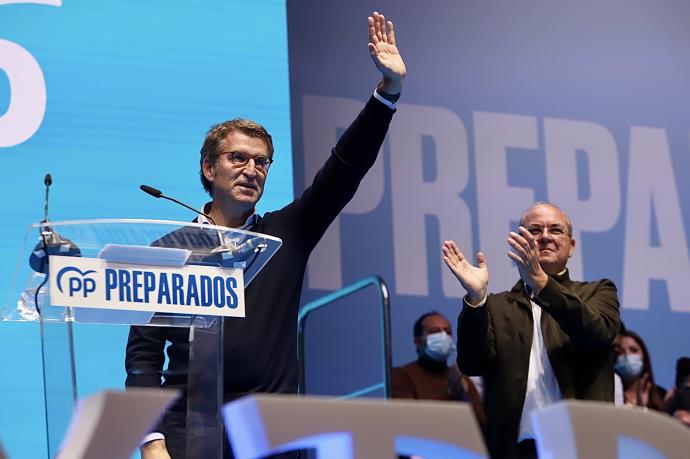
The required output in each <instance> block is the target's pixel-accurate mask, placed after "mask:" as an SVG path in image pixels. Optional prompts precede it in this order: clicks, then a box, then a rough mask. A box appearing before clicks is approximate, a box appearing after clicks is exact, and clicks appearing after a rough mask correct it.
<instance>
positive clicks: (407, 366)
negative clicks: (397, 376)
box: [391, 361, 419, 373]
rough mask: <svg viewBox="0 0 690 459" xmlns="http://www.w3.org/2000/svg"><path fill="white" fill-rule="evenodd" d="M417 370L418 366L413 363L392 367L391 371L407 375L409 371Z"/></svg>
mask: <svg viewBox="0 0 690 459" xmlns="http://www.w3.org/2000/svg"><path fill="white" fill-rule="evenodd" d="M417 368H419V364H417V362H416V361H414V362H409V363H406V364H405V365H401V366H399V367H393V368H392V370H391V371H394V372H402V373H407V372H409V371H414V370H416V369H417Z"/></svg>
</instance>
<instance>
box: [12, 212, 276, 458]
mask: <svg viewBox="0 0 690 459" xmlns="http://www.w3.org/2000/svg"><path fill="white" fill-rule="evenodd" d="M281 243H282V241H281V240H280V239H279V238H276V237H273V236H268V235H265V234H259V233H253V232H250V231H241V230H236V229H232V228H226V227H222V226H214V225H208V224H197V223H184V222H176V221H158V220H82V221H62V222H45V223H44V222H42V223H36V224H33V225H31V226H30V227H29V230H28V231H27V234H26V236H25V239H24V243H23V246H22V248H21V253H20V256H19V261H18V264H17V269H16V272H15V276H14V279H13V282H12V286H11V288H10V298H9V299H8V301H7V302H6V303H5V304H6V306H5V308H4V309H3V311H2V320H3V321H37V322H40V327H41V349H42V356H43V382H44V392H45V394H44V395H45V416H46V426H47V443H48V454H49V456H50V457H51V458H52V457H54V456H55V454H56V452H57V451H58V448H59V446H60V442H61V441H62V438H63V436H64V434H65V431H66V428H67V426H68V424H69V420H70V417H71V415H72V409H73V406H74V403H75V401H76V399H77V384H76V381H77V378H76V375H77V371H79V369H78V368H77V367H76V365H75V359H74V354H75V349H74V346H75V342H74V338H73V328H72V327H73V325H72V324H73V322H81V323H85V324H99V323H100V324H102V323H109V324H121V325H149V326H155V327H188V328H189V329H190V333H189V336H190V340H189V368H188V374H187V387H186V389H187V390H186V398H187V416H186V422H187V432H188V435H187V457H189V458H192V457H221V456H222V449H223V427H222V426H223V424H222V417H221V407H222V402H223V393H222V391H223V365H222V362H223V346H222V343H223V320H222V316H221V313H222V314H224V315H229V314H228V311H227V308H223V307H218V302H216V304H215V306H214V305H213V304H212V303H213V302H212V301H206V300H203V298H202V300H199V299H198V298H199V297H200V296H201V297H203V292H201V293H199V292H194V293H195V294H197V295H200V296H197V297H196V300H197V301H196V303H195V302H194V301H190V304H185V306H186V310H185V311H184V312H179V311H177V310H176V309H175V307H174V306H167V307H162V306H161V305H159V304H156V301H157V300H159V299H161V298H163V296H161V295H162V294H161V292H160V291H158V296H156V295H154V294H153V293H152V292H154V290H153V284H152V283H153V282H154V281H156V279H158V282H161V283H160V285H159V286H158V288H162V287H163V284H162V280H166V281H167V280H168V275H167V274H165V271H166V270H170V269H173V270H174V269H178V268H179V269H188V268H191V269H207V268H208V267H212V268H214V269H216V270H220V271H222V272H230V271H232V272H233V273H235V275H237V273H238V272H239V275H240V276H242V277H243V284H244V287H246V286H247V285H249V284H250V283H251V281H252V280H253V279H254V277H255V276H256V274H257V273H258V272H259V271H260V270H261V269H262V268H263V267H264V266H265V264H266V263H267V262H268V261H269V259H270V258H271V257H272V256H273V254H274V253H275V252H276V251H277V250H278V249H279V248H280V246H281ZM65 257H79V260H78V261H79V262H80V263H83V262H89V263H98V264H100V265H101V266H103V267H104V269H105V270H109V271H107V272H108V273H110V278H111V280H113V285H114V282H115V280H120V281H122V280H123V279H122V276H124V275H123V274H122V272H123V269H122V267H123V266H125V267H130V268H131V266H135V267H137V266H140V267H142V268H141V269H138V270H137V269H136V268H135V269H134V271H131V272H130V274H127V277H128V279H125V280H127V282H129V283H128V284H127V285H128V288H129V289H128V290H127V291H125V292H124V293H126V294H129V295H130V297H127V298H126V300H129V303H127V304H128V305H125V306H122V305H119V304H118V305H115V306H110V305H109V304H108V305H106V304H105V303H106V302H105V301H104V302H103V304H95V305H91V307H83V305H80V306H79V307H77V303H79V301H77V300H78V299H83V298H81V297H82V296H83V297H85V296H86V293H87V292H88V291H90V290H91V288H93V287H94V286H92V285H91V284H90V283H89V282H87V281H86V280H85V279H90V277H89V274H90V272H92V271H93V270H80V269H79V268H61V269H59V272H57V271H58V267H59V266H60V264H59V263H58V262H59V261H62V262H64V261H65V260H67V262H68V263H69V260H71V259H70V258H65ZM51 260H52V264H53V266H55V269H54V270H53V272H52V273H51ZM76 261H77V260H75V262H74V263H75V264H76ZM63 264H64V263H63ZM238 270H239V271H238ZM93 272H95V271H93ZM105 272H106V271H104V273H105ZM136 272H140V273H146V272H151V273H153V274H149V275H146V274H142V276H140V278H139V280H137V279H136V278H137V274H136ZM161 272H163V273H164V274H160V273H161ZM116 273H120V274H119V276H120V277H119V278H118V277H117V276H118V274H116ZM132 273H133V274H132ZM155 273H158V274H155ZM69 275H71V276H72V277H71V278H70V280H69V282H68V281H67V280H66V278H67V277H68V276H69ZM93 275H94V276H96V274H93ZM56 276H57V277H56ZM155 276H159V277H155ZM178 276H179V275H178ZM192 276H193V275H192ZM106 277H107V276H106ZM129 277H131V278H129ZM218 278H219V277H218V276H216V277H214V278H212V279H215V280H217V279H218ZM50 279H53V281H52V284H53V285H50V284H51V282H50V281H49V280H50ZM189 279H192V278H191V277H190V278H189ZM194 279H196V277H195V278H194ZM92 282H95V281H92ZM180 282H181V281H180ZM212 283H213V280H210V281H208V282H207V284H208V285H212ZM241 283H242V282H240V286H241ZM202 284H203V282H202ZM221 284H222V282H221ZM111 287H112V285H111ZM190 287H191V283H190ZM166 288H167V287H166ZM172 288H178V290H179V291H180V292H182V290H181V287H180V286H179V285H177V286H175V285H174V282H173V285H172ZM195 288H196V287H195ZM200 288H203V285H201V287H200ZM147 289H148V293H150V294H151V295H148V294H146V295H144V293H146V291H147ZM67 290H69V292H70V294H74V298H75V301H74V302H73V303H72V302H69V301H68V302H67V303H65V302H64V300H61V301H60V300H56V298H57V293H58V292H60V293H64V292H65V291H67ZM111 290H112V292H117V289H115V288H114V287H113V288H112V289H111ZM51 291H52V292H53V295H50V294H49V292H51ZM209 291H210V290H209ZM142 292H143V293H142ZM168 293H169V292H168ZM187 293H188V294H189V295H191V294H192V293H191V292H189V291H187ZM239 293H240V294H241V296H242V297H243V291H242V292H239ZM137 295H138V297H140V298H139V299H141V301H140V302H139V303H141V305H139V304H137V301H136V300H137V298H138V297H137ZM209 295H211V297H212V294H209ZM112 296H115V293H113V295H112ZM120 296H122V290H120ZM144 296H146V300H147V301H143V298H144ZM132 297H133V298H134V300H132ZM207 297H208V295H207ZM165 298H169V297H165ZM216 298H218V296H216ZM121 299H122V298H121ZM192 299H194V298H192ZM223 301H224V300H223ZM58 303H59V304H61V305H60V306H58V305H57V304H58ZM228 304H229V303H228ZM223 305H225V303H223ZM171 308H172V311H171V310H170V309H171ZM223 310H225V312H224V313H223V312H222V311H223ZM230 314H233V313H232V312H231V313H230ZM243 315H244V312H243V310H242V311H241V313H240V314H239V316H243ZM234 316H235V317H236V316H238V315H234ZM125 344H126V343H123V352H124V346H125ZM123 364H124V363H123Z"/></svg>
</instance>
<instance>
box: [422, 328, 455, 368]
mask: <svg viewBox="0 0 690 459" xmlns="http://www.w3.org/2000/svg"><path fill="white" fill-rule="evenodd" d="M454 350H455V344H453V338H451V337H450V335H448V333H446V332H444V331H441V332H438V333H432V334H430V335H426V341H425V345H424V348H423V349H422V351H423V352H424V353H425V354H426V355H428V356H429V357H431V358H432V359H434V360H436V361H438V362H445V361H446V360H447V359H448V356H449V355H450V353H451V352H453V351H454Z"/></svg>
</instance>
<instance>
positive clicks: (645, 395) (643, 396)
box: [637, 373, 652, 406]
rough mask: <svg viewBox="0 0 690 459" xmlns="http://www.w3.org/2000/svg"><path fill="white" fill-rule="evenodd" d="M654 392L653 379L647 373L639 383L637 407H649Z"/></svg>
mask: <svg viewBox="0 0 690 459" xmlns="http://www.w3.org/2000/svg"><path fill="white" fill-rule="evenodd" d="M651 392H652V378H651V377H650V376H649V373H645V374H643V375H642V378H640V381H639V382H638V383H637V406H648V405H649V394H650V393H651Z"/></svg>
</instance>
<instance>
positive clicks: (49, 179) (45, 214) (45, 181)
mask: <svg viewBox="0 0 690 459" xmlns="http://www.w3.org/2000/svg"><path fill="white" fill-rule="evenodd" d="M43 184H44V185H45V186H46V197H45V201H44V202H43V221H44V222H48V190H50V185H52V184H53V176H52V175H50V174H46V176H45V177H44V178H43Z"/></svg>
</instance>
